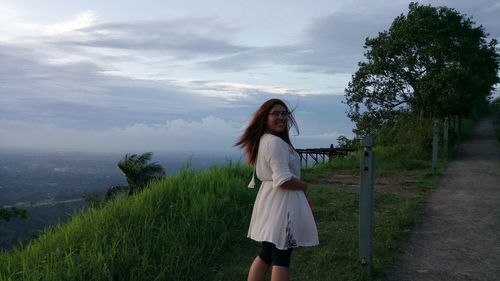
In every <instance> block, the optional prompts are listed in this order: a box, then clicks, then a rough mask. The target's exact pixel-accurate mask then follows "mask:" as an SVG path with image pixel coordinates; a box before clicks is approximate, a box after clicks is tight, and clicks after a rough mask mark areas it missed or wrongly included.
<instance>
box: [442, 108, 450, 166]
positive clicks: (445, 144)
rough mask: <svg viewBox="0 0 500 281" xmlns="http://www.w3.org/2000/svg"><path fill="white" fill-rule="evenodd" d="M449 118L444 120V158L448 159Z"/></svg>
mask: <svg viewBox="0 0 500 281" xmlns="http://www.w3.org/2000/svg"><path fill="white" fill-rule="evenodd" d="M448 126H449V121H448V117H445V118H444V132H443V154H444V157H446V158H448Z"/></svg>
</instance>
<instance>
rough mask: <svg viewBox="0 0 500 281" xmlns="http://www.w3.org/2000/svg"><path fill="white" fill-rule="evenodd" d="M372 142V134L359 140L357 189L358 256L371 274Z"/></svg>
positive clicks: (373, 167) (373, 160)
mask: <svg viewBox="0 0 500 281" xmlns="http://www.w3.org/2000/svg"><path fill="white" fill-rule="evenodd" d="M374 143H375V137H374V136H367V137H364V138H363V139H362V140H361V144H362V145H363V147H364V149H363V157H362V159H361V182H360V190H359V258H360V262H361V266H362V269H363V270H366V271H367V272H368V274H371V270H372V245H373V177H374V171H375V155H374V153H373V151H372V147H373V145H374Z"/></svg>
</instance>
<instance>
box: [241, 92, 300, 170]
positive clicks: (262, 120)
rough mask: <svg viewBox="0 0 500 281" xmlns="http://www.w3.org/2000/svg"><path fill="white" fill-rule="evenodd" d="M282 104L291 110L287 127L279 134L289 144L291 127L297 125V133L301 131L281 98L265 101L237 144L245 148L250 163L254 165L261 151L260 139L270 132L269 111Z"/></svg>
mask: <svg viewBox="0 0 500 281" xmlns="http://www.w3.org/2000/svg"><path fill="white" fill-rule="evenodd" d="M277 104H279V105H282V106H283V107H284V108H285V109H286V110H287V111H289V112H290V116H289V118H288V121H287V129H286V130H284V131H283V132H282V133H280V134H278V135H277V136H278V137H280V138H281V139H283V140H284V141H285V142H286V143H288V144H289V145H291V146H292V147H293V145H292V143H291V141H290V135H289V131H290V128H291V127H295V129H296V130H297V134H298V133H299V128H298V126H297V122H296V121H295V117H294V116H293V113H292V112H291V111H290V110H289V109H288V106H287V105H286V104H285V102H283V101H282V100H280V99H270V100H268V101H266V102H265V103H263V104H262V105H261V106H260V108H259V109H258V110H257V112H255V114H254V116H253V118H252V121H251V122H250V124H248V126H247V128H246V129H245V131H244V132H243V134H242V135H241V137H240V138H239V140H238V142H237V143H236V144H235V146H240V147H241V148H243V149H245V153H246V155H247V162H248V163H249V164H250V165H254V164H255V161H256V160H257V153H258V152H259V141H260V138H261V137H262V135H264V134H265V133H267V132H268V126H267V120H268V116H269V112H270V111H271V109H272V108H273V107H274V106H275V105H277Z"/></svg>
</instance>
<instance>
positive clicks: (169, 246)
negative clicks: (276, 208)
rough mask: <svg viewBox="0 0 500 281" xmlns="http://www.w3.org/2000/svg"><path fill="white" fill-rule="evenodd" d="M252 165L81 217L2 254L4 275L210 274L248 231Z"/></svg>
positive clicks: (159, 185) (165, 184) (178, 181)
mask: <svg viewBox="0 0 500 281" xmlns="http://www.w3.org/2000/svg"><path fill="white" fill-rule="evenodd" d="M249 174H251V170H250V169H249V168H246V167H241V166H238V165H231V164H229V165H227V166H225V167H223V168H220V167H214V168H212V169H210V170H209V171H205V172H201V173H196V174H193V173H192V172H190V171H187V170H184V171H182V172H181V173H180V174H179V175H178V176H173V177H168V178H166V179H165V180H161V181H158V182H155V183H152V184H151V186H150V188H149V189H148V190H147V191H146V192H143V193H141V194H138V195H137V196H133V197H131V198H121V199H118V200H117V201H115V202H112V203H110V204H108V205H106V206H105V207H103V208H97V209H91V210H89V211H85V212H82V213H81V214H78V215H76V216H75V217H74V218H73V219H72V220H71V222H69V223H67V224H64V225H59V226H55V227H52V228H51V229H49V230H48V231H47V232H46V233H45V234H44V235H41V236H40V237H39V238H37V239H36V240H34V241H32V242H31V243H30V244H29V245H28V246H27V247H26V248H24V249H17V250H14V251H13V252H11V253H7V254H3V255H1V256H0V279H1V280H210V279H209V278H207V277H209V276H211V275H213V272H214V270H216V269H217V267H218V266H219V265H220V264H221V263H222V259H221V258H222V257H223V255H224V252H225V251H224V249H226V248H227V247H229V246H230V244H232V243H233V241H234V240H235V237H238V236H239V235H242V233H243V232H244V229H245V228H246V226H247V222H248V220H249V214H250V210H251V204H252V202H253V198H254V195H253V194H252V191H249V190H248V189H247V188H246V183H247V181H248V177H249Z"/></svg>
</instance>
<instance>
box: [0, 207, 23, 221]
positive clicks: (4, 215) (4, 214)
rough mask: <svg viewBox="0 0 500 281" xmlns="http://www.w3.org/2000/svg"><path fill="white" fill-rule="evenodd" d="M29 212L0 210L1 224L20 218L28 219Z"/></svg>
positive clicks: (10, 209) (13, 208)
mask: <svg viewBox="0 0 500 281" xmlns="http://www.w3.org/2000/svg"><path fill="white" fill-rule="evenodd" d="M27 214H28V211H27V210H26V209H24V208H18V207H10V208H0V223H2V222H5V221H9V220H10V219H11V218H15V217H19V218H22V219H26V218H27V216H28V215H27Z"/></svg>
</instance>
